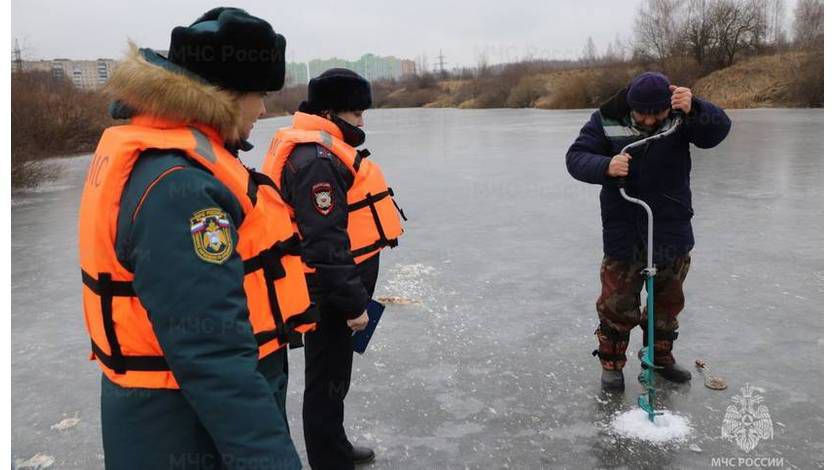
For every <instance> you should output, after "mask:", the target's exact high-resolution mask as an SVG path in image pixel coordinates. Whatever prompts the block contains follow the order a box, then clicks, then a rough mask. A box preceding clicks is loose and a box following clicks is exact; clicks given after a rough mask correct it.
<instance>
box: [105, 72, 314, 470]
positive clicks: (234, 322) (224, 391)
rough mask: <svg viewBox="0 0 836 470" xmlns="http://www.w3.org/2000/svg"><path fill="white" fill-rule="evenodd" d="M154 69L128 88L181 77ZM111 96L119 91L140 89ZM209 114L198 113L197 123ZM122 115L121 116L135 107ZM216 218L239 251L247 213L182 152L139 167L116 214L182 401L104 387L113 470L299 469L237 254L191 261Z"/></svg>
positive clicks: (275, 358)
mask: <svg viewBox="0 0 836 470" xmlns="http://www.w3.org/2000/svg"><path fill="white" fill-rule="evenodd" d="M135 59H136V58H135ZM147 60H148V59H144V60H139V62H138V63H134V64H133V66H134V67H139V68H140V72H142V73H136V74H133V77H132V80H143V79H144V78H143V77H147V76H151V77H152V78H153V76H154V74H171V73H174V72H172V71H171V70H170V69H168V70H166V69H165V68H163V67H160V66H159V65H152V64H150V63H148V62H147ZM149 68H150V69H151V70H150V71H149V70H148V69H149ZM137 77H140V78H137ZM167 78H171V77H167ZM189 82H193V80H189ZM181 85H183V86H186V85H188V84H185V85H184V84H183V83H181ZM111 86H115V87H116V88H117V92H118V91H119V89H123V90H133V89H136V88H137V87H138V86H140V87H141V84H139V85H137V84H136V83H129V84H123V83H118V82H117V83H116V84H113V83H112V84H111ZM149 86H151V85H149ZM169 86H170V85H169ZM119 87H121V88H119ZM126 93H127V92H126ZM149 95H150V96H155V97H156V96H160V99H165V97H164V96H163V95H160V94H158V93H149ZM181 96H182V95H181ZM117 97H118V94H117ZM127 98H128V99H130V98H131V96H127ZM120 101H122V99H121V98H120ZM181 104H182V103H178V106H179V105H181ZM131 106H132V107H133V108H136V104H134V103H131ZM155 106H156V108H155V109H157V110H159V109H165V106H166V103H156V104H155ZM206 107H207V103H200V104H196V105H195V110H196V111H195V112H196V113H197V114H198V115H197V116H195V118H196V119H199V118H200V110H201V109H205V108H206ZM115 109H116V112H117V113H118V114H120V115H119V116H117V117H125V112H126V109H130V108H126V107H124V106H122V107H120V106H117V107H115ZM182 111H183V110H182V109H180V110H179V112H182ZM208 208H217V209H219V210H221V211H223V212H224V213H225V214H226V215H227V216H228V220H230V221H231V227H230V228H231V235H232V239H233V242H234V243H237V240H238V238H237V231H236V227H238V226H239V225H240V224H241V222H242V216H243V213H242V209H241V207H240V206H239V204H238V201H237V200H236V198H235V196H234V195H233V194H232V193H231V192H230V191H229V190H228V189H227V188H226V187H225V186H224V185H223V184H222V183H220V182H219V181H218V180H217V179H215V178H214V177H213V176H212V175H211V174H210V173H208V172H207V171H206V170H204V169H202V168H200V167H198V166H196V165H195V164H193V163H192V162H190V161H189V160H188V159H187V158H186V157H185V156H184V155H183V154H181V153H180V152H177V151H172V150H164V149H161V150H150V151H146V152H144V153H143V154H142V155H141V156H140V158H139V160H138V163H137V164H136V166H135V167H134V170H133V172H132V173H131V176H130V179H129V182H128V184H127V186H126V188H125V191H124V193H123V195H122V199H121V203H120V208H119V219H118V228H117V240H116V249H117V256H118V258H119V260H120V262H121V263H122V264H123V265H124V266H125V267H126V268H127V269H128V270H130V271H131V272H133V273H134V276H135V279H134V290H135V292H136V294H137V296H138V297H139V299H140V301H141V302H142V304H143V306H144V307H145V308H146V310H147V311H148V315H149V317H150V320H151V323H152V325H153V328H154V332H155V334H156V336H157V339H158V340H159V343H160V346H161V347H162V349H163V352H164V355H165V359H166V361H167V362H168V364H169V366H170V367H171V370H172V372H173V374H174V376H175V378H176V379H177V382H178V384H179V385H180V387H181V390H159V389H136V388H134V389H129V388H122V387H120V386H118V385H116V384H114V383H112V382H110V381H109V380H108V379H107V378H105V377H102V396H101V405H102V435H103V441H104V449H105V463H106V466H107V467H108V468H116V469H121V468H131V469H134V468H136V469H139V468H142V469H161V468H178V469H179V468H263V469H267V468H270V469H273V468H276V469H278V468H299V467H300V463H299V458H298V455H297V454H296V451H295V449H294V447H293V443H292V442H291V440H290V435H289V432H288V426H287V419H286V416H285V411H284V401H285V391H286V384H287V375H286V372H285V371H286V364H287V362H286V361H287V359H286V358H287V356H286V350H285V349H282V350H280V351H279V352H276V353H273V354H272V355H270V356H268V357H266V358H264V359H262V360H261V361H259V360H258V348H257V344H256V340H255V338H254V336H253V332H252V328H251V326H250V323H249V318H248V316H249V313H248V310H247V303H246V298H245V294H244V289H243V275H244V274H243V264H242V261H241V259H240V257H239V256H238V255H237V253H236V252H235V251H234V250H233V254H232V255H231V256H230V257H229V258H228V259H227V260H226V261H225V262H223V263H222V264H216V263H210V262H207V261H204V260H203V259H201V258H200V257H199V256H198V255H197V254H196V252H195V247H194V244H193V241H192V238H191V234H190V232H189V220H190V218H191V217H192V215H193V214H194V213H196V212H198V211H200V210H203V209H208Z"/></svg>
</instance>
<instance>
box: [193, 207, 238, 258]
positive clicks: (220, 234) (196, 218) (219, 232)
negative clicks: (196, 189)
mask: <svg viewBox="0 0 836 470" xmlns="http://www.w3.org/2000/svg"><path fill="white" fill-rule="evenodd" d="M189 226H190V229H191V233H192V242H193V243H194V251H195V253H197V257H198V258H200V259H202V260H203V261H206V262H209V263H216V264H223V263H224V262H225V261H226V260H228V259H229V257H230V256H231V255H232V235H231V233H230V230H229V217H228V216H227V215H226V213H224V211H222V210H221V209H219V208H217V207H211V208H209V209H203V210H200V211H197V212H195V213H194V214H193V215H192V217H191V220H190V224H189Z"/></svg>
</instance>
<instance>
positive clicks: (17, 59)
mask: <svg viewBox="0 0 836 470" xmlns="http://www.w3.org/2000/svg"><path fill="white" fill-rule="evenodd" d="M14 64H15V70H14V71H15V72H23V54H21V52H20V45H19V44H18V42H17V38H15V50H14Z"/></svg>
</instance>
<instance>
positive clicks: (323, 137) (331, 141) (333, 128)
mask: <svg viewBox="0 0 836 470" xmlns="http://www.w3.org/2000/svg"><path fill="white" fill-rule="evenodd" d="M341 137H342V132H340V130H339V128H338V127H337V125H336V124H334V123H333V122H331V121H329V120H327V119H325V118H323V117H320V116H316V115H312V114H305V113H301V112H297V113H296V114H294V115H293V123H292V125H291V127H286V128H282V129H279V130H278V131H277V132H276V135H275V136H273V141H272V143H271V144H270V150H269V151H268V152H267V156H266V157H265V160H264V173H265V174H267V175H268V176H270V177H271V178H272V179H273V181H274V182H275V183H276V185H277V186H278V185H281V179H282V169H283V168H284V165H285V162H287V159H288V157H290V154H291V152H293V149H294V148H295V147H296V146H297V145H299V144H304V143H316V144H319V145H321V146H323V147H325V148H326V149H328V151H330V152H331V153H333V154H334V155H336V156H337V158H339V160H340V161H341V162H342V163H343V164H344V165H345V166H346V168H348V170H349V171H350V172H351V174H352V175H353V176H354V183H353V184H352V185H351V187H350V188H349V189H348V194H347V195H346V197H347V199H348V201H347V202H348V238H349V240H350V242H351V255H352V256H353V257H354V262H355V264H356V263H361V262H363V261H365V260H366V259H368V258H371V257H372V256H374V255H375V254H376V253H378V252H380V251H381V250H382V249H383V248H384V247H387V246H388V247H392V248H394V247H396V246H398V237H399V236H401V234H402V233H403V228H402V227H401V220H400V218H401V217H403V219H404V220H406V216H405V215H404V213H403V211H401V209H400V208H399V207H398V205H397V203H396V202H395V199H394V195H395V193H394V191H392V188H390V187H389V186H387V184H386V180H385V179H384V178H383V172H382V171H381V170H380V167H379V166H378V165H377V164H376V163H374V162H372V161H371V160H369V159H368V158H366V157H368V156H369V155H370V153H369V151H368V150H357V149H355V148H354V147H352V146H350V145H348V144H347V143H345V142H343V141H342V139H341Z"/></svg>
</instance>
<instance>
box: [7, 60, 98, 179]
mask: <svg viewBox="0 0 836 470" xmlns="http://www.w3.org/2000/svg"><path fill="white" fill-rule="evenodd" d="M11 85H12V86H11V137H12V152H11V163H12V185H13V186H14V187H23V186H33V185H37V184H38V183H39V182H40V181H42V180H43V179H44V178H48V177H51V176H55V174H56V173H55V171H54V168H50V167H49V165H45V164H44V163H43V160H45V159H47V158H50V157H58V156H65V155H73V154H78V153H83V152H92V151H93V150H94V149H95V146H96V143H97V142H98V139H99V137H100V136H101V133H102V131H103V130H104V129H105V128H106V127H107V126H109V125H111V124H112V123H113V121H112V120H111V119H110V117H109V116H108V113H107V107H108V99H107V98H106V97H105V96H104V95H102V94H101V93H99V92H95V91H87V90H81V89H78V88H76V87H74V86H73V85H72V83H71V82H69V81H68V80H66V79H58V78H54V77H53V76H52V74H51V73H49V72H16V73H13V74H12V84H11Z"/></svg>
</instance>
